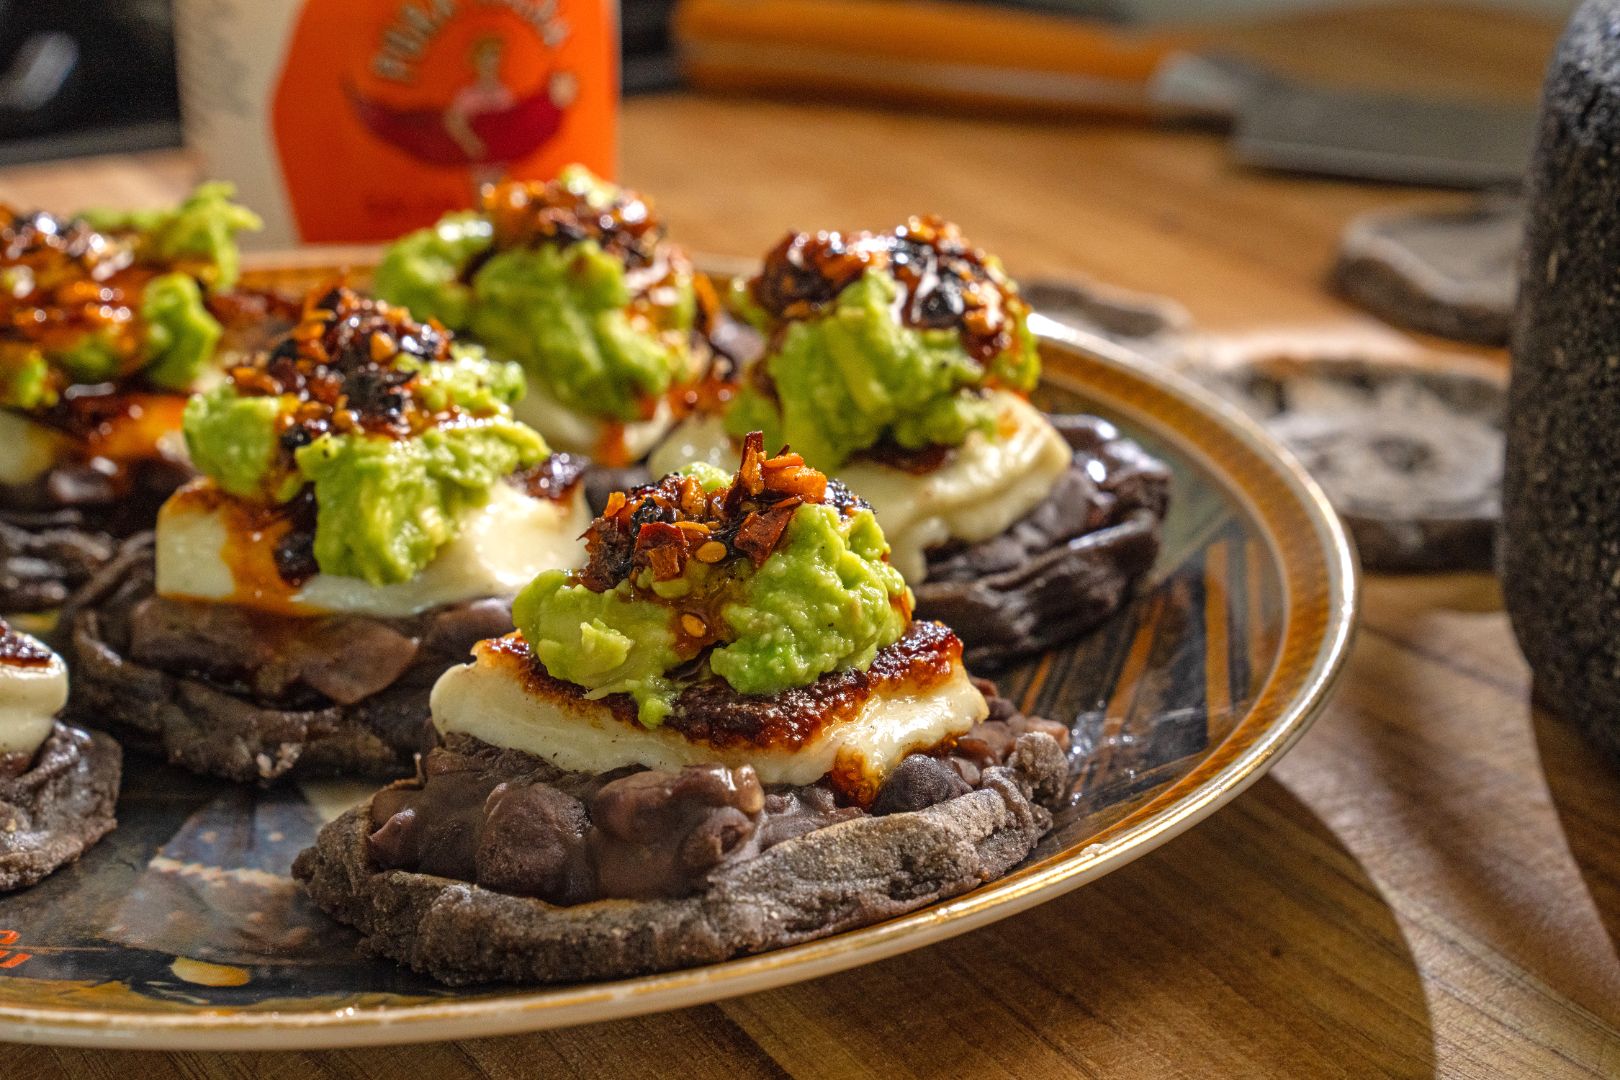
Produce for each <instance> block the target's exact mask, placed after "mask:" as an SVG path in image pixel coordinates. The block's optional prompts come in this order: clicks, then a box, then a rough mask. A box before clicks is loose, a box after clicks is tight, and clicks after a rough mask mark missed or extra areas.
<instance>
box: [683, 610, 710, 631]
mask: <svg viewBox="0 0 1620 1080" xmlns="http://www.w3.org/2000/svg"><path fill="white" fill-rule="evenodd" d="M681 629H682V630H685V631H686V635H687V636H688V637H702V636H703V635H704V634H706V633H708V632H709V625H708V624H707V623H705V622H704V621H703V620H702V619H700V618H698V617H697V616H696V615H693V614H690V613H688V614H686V615H682V616H681Z"/></svg>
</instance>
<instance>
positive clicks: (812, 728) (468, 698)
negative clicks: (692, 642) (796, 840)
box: [431, 624, 989, 802]
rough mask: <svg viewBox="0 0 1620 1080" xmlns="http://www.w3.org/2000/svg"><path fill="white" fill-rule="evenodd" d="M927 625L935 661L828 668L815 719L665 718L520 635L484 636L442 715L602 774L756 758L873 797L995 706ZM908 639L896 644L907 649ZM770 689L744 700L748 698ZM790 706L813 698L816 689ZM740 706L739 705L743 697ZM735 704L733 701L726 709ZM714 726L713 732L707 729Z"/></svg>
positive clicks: (792, 775) (445, 730)
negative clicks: (531, 646) (645, 719)
mask: <svg viewBox="0 0 1620 1080" xmlns="http://www.w3.org/2000/svg"><path fill="white" fill-rule="evenodd" d="M919 626H922V627H923V628H924V631H925V633H924V634H923V635H922V638H923V640H922V644H921V645H920V646H919V648H921V649H924V650H928V656H927V661H926V662H925V663H922V664H917V663H912V664H910V665H909V667H907V666H906V664H905V662H904V661H900V662H898V663H897V662H895V659H896V654H895V653H891V655H890V656H889V657H885V656H884V655H883V654H882V653H880V654H879V657H878V659H877V660H876V661H874V665H873V668H872V669H871V673H870V675H869V676H867V677H862V678H859V679H858V680H857V681H859V682H860V683H861V684H862V686H863V688H864V689H863V692H861V693H859V694H855V695H849V694H848V693H847V688H848V685H849V679H848V677H840V676H838V675H829V676H823V677H822V680H821V681H820V684H819V685H820V687H821V690H820V692H819V693H818V687H817V686H812V687H809V688H806V690H805V691H789V692H788V693H789V694H806V693H808V697H809V698H810V699H811V700H812V701H819V702H820V703H821V704H823V705H825V707H826V711H825V712H824V713H821V714H819V715H814V716H812V717H811V718H810V721H809V722H808V723H805V722H797V723H794V724H793V725H792V727H793V734H792V735H791V737H783V736H782V732H781V730H780V729H778V730H775V731H773V730H770V725H769V724H767V725H765V729H764V730H758V731H753V732H750V733H749V734H747V735H745V736H743V737H736V736H735V734H734V733H732V734H731V737H727V733H725V732H718V731H715V730H714V728H718V727H721V726H723V725H724V720H723V719H720V720H719V722H718V723H716V724H715V725H712V726H711V725H708V724H705V723H702V722H699V723H686V722H683V718H682V716H681V706H680V705H679V704H678V705H677V706H676V712H675V713H674V714H672V716H671V717H670V719H668V720H666V721H665V722H664V723H663V724H661V725H659V726H658V727H653V728H648V727H644V726H643V725H641V724H640V723H639V722H638V721H637V720H636V719H635V711H634V708H633V707H632V706H629V705H627V704H626V703H625V702H619V703H615V702H613V701H611V700H605V699H592V698H591V697H589V696H587V695H585V694H583V693H581V692H580V689H579V688H578V687H574V686H572V685H571V684H566V683H561V682H559V681H558V680H556V679H553V678H552V677H551V676H549V675H547V674H546V673H545V672H544V671H543V670H540V669H539V668H538V667H537V665H536V664H535V662H534V660H533V657H532V655H531V654H530V653H529V651H528V649H527V647H526V645H525V644H524V643H523V641H522V638H521V637H519V636H518V635H516V634H513V635H509V636H508V637H506V638H501V639H497V640H494V641H485V642H481V643H480V644H479V645H478V647H477V648H476V649H475V650H474V654H473V655H474V660H473V662H472V663H471V664H467V665H465V666H462V667H457V668H451V669H450V670H449V671H447V672H445V674H444V675H443V676H441V677H440V679H439V681H438V683H437V685H435V686H434V688H433V697H432V705H431V708H432V713H433V722H434V725H435V726H436V727H437V728H438V730H439V731H440V732H441V733H442V734H445V735H450V734H462V735H471V736H473V737H475V738H477V739H480V740H482V741H483V742H486V743H489V744H490V745H492V746H499V747H505V748H508V749H513V750H521V751H524V752H525V753H528V754H532V755H534V756H535V757H538V758H542V759H544V760H546V761H548V762H550V763H551V764H552V765H555V766H556V767H557V768H559V769H563V770H566V771H569V772H579V773H587V774H601V773H606V772H611V771H612V770H614V769H621V768H625V767H629V766H643V767H646V768H650V769H678V768H680V767H682V766H685V765H695V764H701V763H710V762H718V763H720V764H725V765H730V766H734V767H735V766H741V765H752V766H753V767H754V770H755V771H756V772H757V773H758V775H759V779H760V782H761V783H765V784H813V783H815V782H816V781H818V780H820V779H821V778H822V777H828V778H829V779H830V781H831V782H832V784H833V787H834V788H835V789H836V790H838V791H839V792H840V793H841V794H843V795H845V796H846V797H848V798H851V799H853V800H854V801H857V802H865V801H869V800H870V799H871V798H872V796H874V795H875V794H876V792H877V790H878V788H879V787H880V786H881V785H882V783H883V780H884V779H886V778H887V777H888V775H889V774H890V773H891V772H892V771H893V770H894V768H895V767H896V766H898V765H899V764H900V762H901V761H902V760H903V759H904V758H905V757H906V755H907V754H911V753H916V752H919V751H927V750H931V749H933V748H935V747H937V746H940V745H941V744H945V743H947V742H949V741H950V740H953V739H955V738H957V737H958V736H961V735H963V734H965V733H966V732H967V731H968V730H969V729H970V728H972V727H973V725H974V724H976V723H978V722H979V721H981V720H983V719H984V718H985V717H986V715H988V712H989V708H988V706H987V704H986V702H985V700H984V695H983V694H981V693H980V692H979V690H978V688H977V687H975V686H974V684H973V681H972V680H971V679H970V678H969V677H968V674H967V671H966V669H965V668H964V667H963V666H962V654H961V643H960V642H959V641H957V639H956V637H955V635H953V634H950V633H949V631H945V630H944V628H943V627H938V626H937V624H919ZM904 644H905V639H903V640H902V642H901V643H897V644H896V645H892V646H890V647H889V650H885V652H890V651H891V650H899V651H901V652H903V651H904ZM756 703H763V704H766V705H769V704H770V701H769V699H765V700H764V702H761V700H760V699H743V701H742V707H743V708H746V707H748V705H749V704H756ZM783 704H784V705H785V706H787V707H789V708H802V707H803V705H804V704H805V699H804V698H800V699H798V700H796V701H794V702H792V703H786V702H783ZM731 710H732V711H734V710H736V703H732V706H731ZM725 711H728V710H727V709H726V707H724V706H722V708H721V712H720V713H717V718H718V717H719V716H720V715H721V714H722V713H724V712H725ZM704 729H708V730H709V731H710V736H709V737H705V736H704V735H700V734H698V732H699V731H702V730H704Z"/></svg>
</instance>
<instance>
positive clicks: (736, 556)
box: [512, 432, 911, 727]
mask: <svg viewBox="0 0 1620 1080" xmlns="http://www.w3.org/2000/svg"><path fill="white" fill-rule="evenodd" d="M586 546H587V550H588V551H589V555H590V558H589V561H588V562H587V563H586V565H585V567H584V568H583V569H581V570H579V571H576V572H574V573H572V574H568V573H564V572H562V571H548V572H547V573H544V574H541V575H540V576H539V577H538V578H536V579H535V580H534V581H533V582H532V583H531V584H530V585H529V586H528V587H527V588H526V589H524V590H523V592H521V593H519V594H518V598H517V601H516V603H515V604H514V605H513V609H512V614H513V618H514V621H515V622H516V623H517V627H518V630H519V631H520V632H521V633H522V635H523V638H524V640H525V641H527V642H528V643H529V646H530V648H531V649H532V650H533V652H534V655H535V656H536V657H537V658H538V659H539V660H540V662H541V663H542V664H544V665H545V666H546V670H547V671H548V672H550V673H551V674H552V675H553V676H555V677H557V678H559V679H563V680H566V681H568V682H572V683H576V684H578V685H580V686H583V687H585V688H586V689H587V690H588V691H590V696H593V697H599V696H603V695H607V694H615V693H625V694H629V695H630V696H631V697H633V698H634V699H635V701H636V704H637V711H638V716H639V719H640V721H641V723H642V724H644V725H646V726H648V727H651V726H655V725H657V724H659V723H660V722H662V720H663V719H664V717H665V716H667V715H668V714H669V711H670V709H671V707H672V706H673V703H674V700H675V698H676V696H677V695H678V693H679V692H680V689H681V686H682V685H683V684H684V683H685V682H686V681H688V680H689V679H694V678H701V677H702V675H703V673H704V671H705V670H706V671H707V672H709V673H712V674H713V675H716V676H718V677H720V678H722V679H724V680H725V681H726V682H727V683H729V684H730V685H731V687H732V688H733V689H735V690H737V691H739V692H740V693H744V694H761V695H771V694H779V693H781V692H783V691H785V690H790V689H793V688H795V687H801V686H808V685H809V684H811V683H813V682H815V681H816V679H818V678H820V677H821V676H822V675H825V674H826V673H828V672H831V671H840V670H850V669H857V670H864V669H865V668H867V667H869V666H870V665H871V663H872V660H873V658H874V657H875V656H876V655H877V653H878V651H879V650H880V649H883V648H885V647H886V646H889V645H892V644H893V643H894V642H896V641H898V640H899V639H900V637H901V635H902V634H904V632H905V629H906V626H907V624H908V623H909V622H910V617H911V592H910V590H908V589H907V588H906V585H905V582H904V581H903V580H901V577H900V574H899V573H898V572H897V571H896V570H895V569H894V568H893V567H891V566H890V565H889V562H888V555H889V545H888V542H887V541H886V540H884V538H883V530H882V529H881V528H879V527H878V524H877V519H876V518H875V517H874V516H873V514H872V511H871V509H870V508H869V507H867V506H866V504H865V503H862V502H861V501H860V500H858V499H856V498H855V497H854V496H853V495H852V494H850V492H849V491H848V489H846V488H844V487H843V486H842V485H841V484H839V483H837V482H836V481H828V479H827V478H826V476H824V475H823V474H821V473H819V472H817V471H816V470H814V469H811V468H809V467H808V466H807V465H806V464H805V463H804V459H803V458H802V457H800V456H799V455H798V454H795V453H790V452H787V451H783V452H782V453H781V454H778V455H776V456H774V457H766V455H765V453H764V441H763V437H762V436H761V435H760V434H759V433H758V432H754V433H751V434H750V435H748V437H747V438H746V439H745V441H744V446H743V454H742V463H741V466H740V468H739V469H738V471H737V474H736V475H735V476H734V477H728V476H726V475H725V474H724V473H722V472H720V471H719V470H717V469H714V468H713V467H712V466H707V465H702V464H695V465H693V466H691V467H690V468H688V469H686V470H684V471H683V472H680V473H674V474H671V475H669V476H666V477H664V478H663V479H662V480H660V481H658V482H657V483H656V484H651V485H648V486H646V487H642V488H638V489H636V490H634V491H631V492H628V493H618V494H615V495H614V496H613V497H612V498H611V499H610V500H609V503H608V506H607V509H606V512H605V513H604V514H603V516H602V517H599V518H597V519H596V520H595V521H594V522H593V523H592V524H591V527H590V530H589V531H588V532H587V533H586ZM677 669H680V670H679V672H678V671H677Z"/></svg>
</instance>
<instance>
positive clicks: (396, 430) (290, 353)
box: [228, 285, 459, 453]
mask: <svg viewBox="0 0 1620 1080" xmlns="http://www.w3.org/2000/svg"><path fill="white" fill-rule="evenodd" d="M450 345H451V335H450V332H449V331H448V330H446V329H445V328H444V327H443V326H442V325H441V324H440V323H439V322H438V321H437V320H432V319H430V320H428V322H426V323H418V322H416V321H414V320H413V319H411V317H410V315H409V314H408V313H407V312H406V310H405V309H404V308H402V307H395V306H393V305H391V304H388V303H386V302H384V301H382V300H372V299H370V298H367V297H363V296H361V295H359V294H358V293H356V292H354V291H353V290H351V289H349V288H347V287H345V286H341V285H340V286H336V287H334V288H331V289H328V290H326V291H325V292H324V293H323V292H320V291H316V292H314V293H311V294H310V296H309V298H308V299H306V300H305V302H304V310H303V315H302V317H301V319H300V320H299V322H298V325H297V326H295V327H294V328H293V330H292V331H291V333H289V334H288V335H287V336H286V337H284V338H283V339H282V340H281V341H280V342H279V343H278V344H277V345H276V346H275V347H274V348H272V349H271V350H269V351H268V352H266V353H262V354H260V355H258V356H257V357H255V358H254V359H253V360H252V361H250V362H248V363H245V364H239V365H237V366H236V367H233V368H231V370H230V372H229V373H228V375H229V379H230V382H231V384H232V386H233V387H234V388H235V390H236V392H237V393H238V394H240V395H241V396H243V397H280V396H287V395H290V396H292V397H294V398H296V399H297V401H298V405H297V407H296V408H294V409H291V410H289V411H287V412H284V413H283V414H282V415H281V417H280V420H279V427H278V435H279V438H280V441H281V446H282V449H283V450H285V451H286V452H288V453H291V452H293V451H295V450H297V449H298V448H300V447H302V446H307V445H308V444H309V443H312V442H314V441H315V440H316V439H317V438H319V437H320V436H322V435H325V434H327V433H328V432H333V433H337V434H347V433H351V432H364V433H366V434H369V435H386V436H390V437H393V438H409V437H410V436H412V435H419V434H421V433H422V432H423V431H425V430H427V429H428V428H433V427H442V426H445V425H447V424H449V423H452V422H453V421H454V420H455V419H456V418H457V415H458V412H459V409H458V407H457V406H456V405H455V404H453V403H450V404H446V405H444V406H443V407H441V408H430V407H429V405H428V403H427V402H425V401H423V400H422V399H421V397H420V396H419V394H418V393H417V389H418V378H417V376H418V375H419V374H420V372H421V369H422V368H423V367H425V366H426V365H428V364H432V363H446V362H449V361H450V360H452V359H453V357H452V356H451V352H450Z"/></svg>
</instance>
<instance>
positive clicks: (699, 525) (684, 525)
mask: <svg viewBox="0 0 1620 1080" xmlns="http://www.w3.org/2000/svg"><path fill="white" fill-rule="evenodd" d="M675 527H676V528H677V529H679V530H681V531H682V532H689V533H694V534H696V535H698V536H708V535H709V527H708V526H707V525H705V524H703V522H701V521H677V522H676V523H675Z"/></svg>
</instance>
